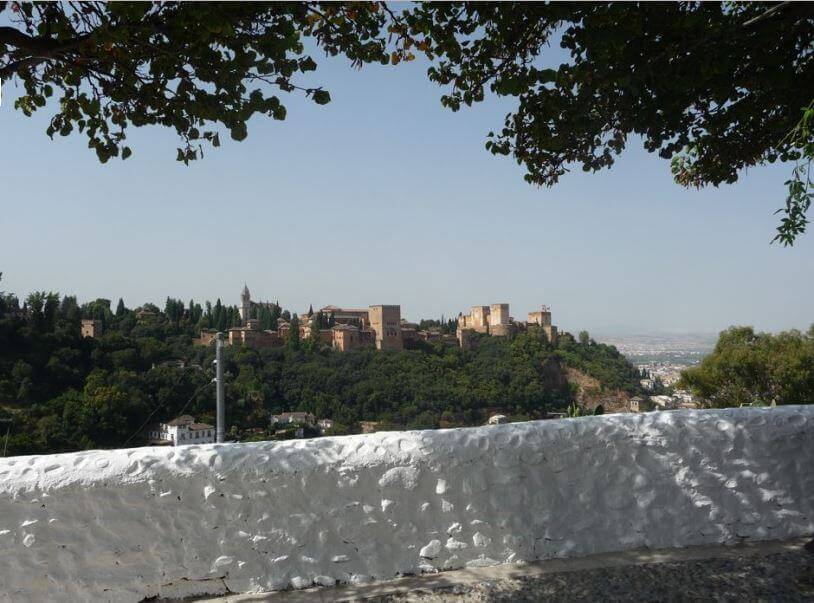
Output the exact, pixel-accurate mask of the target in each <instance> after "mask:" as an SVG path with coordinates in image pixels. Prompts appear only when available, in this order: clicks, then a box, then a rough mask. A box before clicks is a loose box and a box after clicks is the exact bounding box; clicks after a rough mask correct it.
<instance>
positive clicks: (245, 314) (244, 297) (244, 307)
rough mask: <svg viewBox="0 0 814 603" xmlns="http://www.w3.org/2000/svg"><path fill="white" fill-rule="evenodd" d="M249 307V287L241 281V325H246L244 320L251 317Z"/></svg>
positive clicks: (250, 306)
mask: <svg viewBox="0 0 814 603" xmlns="http://www.w3.org/2000/svg"><path fill="white" fill-rule="evenodd" d="M251 308H252V296H251V293H249V287H248V286H246V283H243V291H242V292H241V293H240V322H242V323H243V326H246V324H247V323H246V321H248V320H249V319H250V318H251V317H252V315H251Z"/></svg>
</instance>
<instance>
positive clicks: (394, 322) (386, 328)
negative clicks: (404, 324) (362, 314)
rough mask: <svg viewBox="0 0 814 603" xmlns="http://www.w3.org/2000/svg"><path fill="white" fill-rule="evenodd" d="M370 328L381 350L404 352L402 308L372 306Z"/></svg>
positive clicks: (377, 346)
mask: <svg viewBox="0 0 814 603" xmlns="http://www.w3.org/2000/svg"><path fill="white" fill-rule="evenodd" d="M368 316H369V317H370V328H371V329H373V331H375V333H376V348H377V349H379V350H403V349H404V341H403V340H402V337H401V306H384V305H380V306H370V311H369V314H368Z"/></svg>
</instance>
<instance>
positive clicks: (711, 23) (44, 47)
mask: <svg viewBox="0 0 814 603" xmlns="http://www.w3.org/2000/svg"><path fill="white" fill-rule="evenodd" d="M0 9H2V11H3V14H4V15H8V16H9V17H10V19H9V21H10V23H11V24H12V25H11V26H6V27H0V76H2V77H4V78H7V77H10V76H17V77H18V78H19V79H20V80H22V82H23V83H24V86H25V92H26V94H25V95H23V96H22V97H21V98H20V99H19V100H18V101H17V106H18V108H20V109H22V110H23V111H24V112H25V113H26V114H31V113H32V112H33V111H35V110H36V109H37V108H39V107H43V106H45V105H46V104H47V102H48V99H49V98H51V97H52V96H54V95H56V97H57V99H56V100H58V101H59V104H58V111H57V113H56V115H55V116H54V118H53V119H52V122H51V125H50V127H49V134H52V135H53V134H54V133H56V132H59V133H60V134H62V135H67V134H69V133H71V132H72V131H73V130H74V128H76V129H79V130H80V131H83V132H85V133H86V135H87V136H88V139H89V143H90V146H91V147H92V148H94V149H95V151H96V152H97V154H98V155H99V158H100V160H102V161H106V160H108V159H109V158H110V157H112V156H119V155H121V156H122V157H123V158H126V157H127V156H129V154H130V149H129V148H128V147H126V145H125V131H126V128H127V126H129V125H135V126H142V125H147V124H161V125H164V126H169V127H172V128H174V129H175V130H176V131H177V132H178V134H179V135H180V137H181V140H182V141H183V144H182V147H181V148H179V150H178V157H177V158H178V159H179V160H181V161H184V162H188V161H189V160H192V159H196V158H197V157H198V156H199V154H200V153H202V152H203V142H207V143H211V144H212V145H215V146H217V145H218V144H219V139H218V126H219V125H220V126H225V128H227V129H228V130H229V132H230V133H231V136H232V137H233V138H234V139H236V140H242V139H243V138H245V137H246V135H247V126H246V123H247V121H248V120H249V118H250V117H251V116H252V115H253V114H255V113H263V114H266V115H269V116H271V117H273V118H275V119H283V118H284V117H285V107H284V105H283V103H282V101H281V99H280V97H279V96H277V92H278V91H282V92H294V91H297V92H301V93H304V94H306V95H307V96H308V97H310V98H311V99H312V100H313V101H315V102H316V103H319V104H324V103H327V102H329V101H330V95H329V93H328V91H327V90H323V89H322V88H305V87H301V86H299V85H298V84H297V76H298V75H300V74H302V73H304V72H308V71H312V70H314V69H315V68H316V63H315V61H314V59H313V58H312V57H311V56H310V55H309V54H308V53H306V52H305V50H304V45H303V41H304V39H305V38H313V40H314V41H315V43H316V46H317V47H318V48H320V49H321V50H322V51H324V52H326V53H328V54H330V55H338V54H342V55H345V56H347V57H348V58H349V59H350V60H351V61H352V63H353V64H354V65H356V66H361V65H363V64H364V63H369V62H379V63H383V64H386V63H393V64H395V63H398V62H400V61H409V60H412V59H414V58H415V54H414V53H423V54H425V55H426V56H427V58H428V60H429V61H430V68H429V70H428V75H429V78H430V79H431V80H432V81H434V82H437V83H439V84H441V85H444V86H447V87H448V89H447V91H446V93H445V94H444V95H443V96H442V99H441V100H442V103H443V104H444V105H445V106H447V107H449V108H451V109H452V110H458V109H460V107H461V106H464V105H471V104H473V103H476V102H479V101H481V100H483V98H484V97H485V95H486V94H487V93H491V94H495V95H498V96H512V97H515V98H516V99H517V106H516V109H515V110H513V111H512V112H511V113H509V114H508V115H506V117H505V119H504V121H503V125H502V127H500V128H498V129H496V130H495V131H494V132H491V133H489V136H488V140H487V143H486V146H487V148H488V149H489V150H490V151H491V152H492V153H495V154H498V155H511V156H513V157H514V158H515V159H516V161H517V162H518V163H519V164H521V165H522V166H523V167H524V168H525V170H526V174H525V178H526V180H527V181H529V182H530V183H534V184H538V185H547V186H550V185H553V184H555V183H556V182H557V181H558V180H559V178H560V177H561V176H563V175H564V174H565V173H567V172H568V171H569V169H571V168H572V167H573V166H580V167H582V169H584V170H586V171H595V170H599V169H602V168H606V167H609V166H611V165H612V164H613V162H614V159H615V157H616V156H617V155H619V154H620V153H621V152H622V150H623V149H624V148H625V145H626V144H627V141H628V137H629V136H630V135H631V134H633V135H638V136H641V137H642V138H643V140H644V145H645V148H646V149H647V150H648V151H651V152H657V153H658V154H659V155H660V156H661V157H664V158H665V159H670V160H671V169H672V172H673V175H674V177H675V179H676V181H677V182H678V183H680V184H682V185H684V186H704V185H708V184H712V185H715V186H717V185H719V184H722V183H732V182H735V181H736V180H737V178H738V175H739V174H740V173H741V172H742V171H743V170H744V169H745V168H748V167H750V166H755V165H761V164H765V163H772V162H775V161H777V160H781V161H792V162H797V166H796V169H795V170H794V172H793V174H792V178H791V179H790V180H789V182H787V185H788V186H789V197H788V200H787V203H786V206H785V207H783V208H781V210H780V211H781V212H783V213H784V214H785V217H784V218H783V221H782V222H781V225H780V226H779V228H778V236H777V237H776V239H777V240H780V241H781V242H783V243H785V244H790V243H792V242H793V241H794V239H795V238H796V236H798V235H799V234H801V233H802V232H804V231H805V227H806V224H807V219H806V211H807V210H808V207H809V205H810V202H811V193H810V190H811V187H810V181H809V171H808V167H809V161H810V159H811V157H812V155H814V153H813V152H812V146H814V134H812V129H811V127H810V123H811V120H812V119H814V108H812V105H811V103H812V90H813V89H814V47H812V40H814V5H812V4H810V3H803V2H801V3H793V2H781V3H767V2H750V3H729V2H724V3H686V2H675V3H641V4H636V3H551V4H543V3H459V2H454V3H427V4H414V5H413V4H411V5H408V6H407V7H406V8H402V7H399V9H395V8H394V7H393V6H391V5H389V4H388V3H385V2H372V3H371V2H364V3H362V2H360V3H356V2H354V3H340V4H330V3H319V2H315V3H308V2H299V3H275V4H262V3H205V4H199V3H195V4H192V3H189V4H179V3H160V4H158V3H155V4H148V3H111V4H103V3H95V2H77V3H38V4H28V3H26V4H17V3H13V2H12V3H9V2H0ZM552 45H559V46H560V47H561V48H562V49H564V50H565V51H566V52H567V53H568V59H567V60H566V61H565V62H559V60H553V59H552V56H555V53H553V52H551V51H550V49H549V47H550V46H552ZM806 111H807V112H806Z"/></svg>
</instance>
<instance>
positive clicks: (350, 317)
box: [199, 286, 557, 352]
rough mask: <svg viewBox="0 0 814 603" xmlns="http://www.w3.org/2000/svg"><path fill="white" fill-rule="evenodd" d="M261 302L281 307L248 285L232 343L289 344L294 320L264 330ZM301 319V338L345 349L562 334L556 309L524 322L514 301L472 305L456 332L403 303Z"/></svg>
mask: <svg viewBox="0 0 814 603" xmlns="http://www.w3.org/2000/svg"><path fill="white" fill-rule="evenodd" d="M260 307H266V308H272V309H276V310H278V311H279V309H280V306H279V304H277V303H276V302H273V303H272V302H256V301H252V299H251V293H250V292H249V288H248V287H247V286H244V287H243V291H242V292H241V295H240V306H239V312H240V319H241V322H242V325H241V326H239V327H232V328H230V329H229V330H228V339H227V343H228V344H229V345H246V346H250V347H254V348H266V347H274V346H279V345H283V343H285V341H286V340H287V339H288V338H289V337H290V336H291V334H292V331H291V329H292V328H294V325H293V324H292V323H293V322H294V321H293V319H292V320H283V319H282V318H280V319H279V320H278V321H277V328H276V329H261V328H260V321H259V320H258V319H257V318H254V316H256V312H257V309H258V308H260ZM298 321H299V324H298V325H296V328H297V330H298V334H299V337H300V339H306V338H312V337H315V336H316V337H318V338H319V340H320V341H321V342H322V343H324V344H326V345H328V346H330V347H332V348H333V349H335V350H337V351H340V352H344V351H348V350H353V349H359V348H366V347H369V348H374V347H375V348H376V349H378V350H402V349H404V343H405V342H410V341H419V340H421V341H440V342H443V343H446V344H449V345H458V346H460V347H462V348H463V349H471V348H472V347H473V346H474V345H475V342H476V341H477V339H478V336H479V335H490V336H497V337H508V336H512V335H515V334H516V333H519V332H524V331H526V330H528V328H529V327H531V326H539V327H540V328H541V329H542V330H543V332H545V334H546V336H547V337H548V339H549V341H552V342H553V341H555V340H556V338H557V327H556V326H554V325H552V324H551V310H550V309H549V307H548V306H542V309H541V310H539V311H535V312H529V313H528V320H527V321H525V322H518V321H515V320H514V318H512V317H511V316H510V315H509V304H506V303H501V304H491V305H489V306H472V308H471V309H470V312H469V314H463V313H459V314H458V318H457V330H456V332H455V334H454V335H453V334H452V333H444V332H443V331H442V330H441V328H440V327H431V328H429V329H420V328H419V325H418V324H416V323H410V322H407V321H406V320H404V319H403V318H402V317H401V306H400V305H397V304H390V305H388V304H376V305H372V306H368V307H367V308H342V307H340V306H333V305H329V306H325V307H323V308H320V309H319V310H318V311H316V312H314V311H313V309H309V310H308V311H307V312H304V313H303V314H302V315H300V316H299V317H298ZM316 331H318V334H317V333H316ZM214 338H215V331H214V330H213V329H207V330H204V331H202V332H201V338H200V340H199V342H200V343H201V344H202V345H208V344H210V343H212V341H214Z"/></svg>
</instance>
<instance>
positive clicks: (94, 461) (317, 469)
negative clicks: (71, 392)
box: [0, 406, 814, 601]
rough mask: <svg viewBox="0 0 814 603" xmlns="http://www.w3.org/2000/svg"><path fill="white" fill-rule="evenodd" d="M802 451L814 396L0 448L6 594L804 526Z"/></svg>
mask: <svg viewBox="0 0 814 603" xmlns="http://www.w3.org/2000/svg"><path fill="white" fill-rule="evenodd" d="M812 458H814V406H812V407H778V408H774V409H737V410H726V411H676V412H663V413H647V414H642V415H606V416H602V417H586V418H581V419H564V420H559V421H546V422H530V423H521V424H511V425H496V426H490V427H480V428H473V429H456V430H444V431H413V432H391V433H380V434H372V435H364V436H350V437H341V438H321V439H317V440H309V441H289V442H280V443H256V444H239V445H219V444H210V445H204V446H184V447H180V448H174V449H171V448H140V449H130V450H117V451H89V452H81V453H76V454H62V455H51V456H32V457H16V458H9V459H0V599H3V600H9V601H24V600H29V601H43V600H71V601H79V600H82V601H91V600H99V601H105V600H114V601H128V600H131V601H138V600H140V599H141V598H143V597H145V596H151V595H155V594H159V593H160V594H162V595H164V596H172V595H178V594H184V593H186V594H193V593H207V592H208V593H212V594H214V593H218V592H222V591H223V589H224V588H225V585H226V584H228V586H229V588H231V590H233V591H249V590H256V591H261V590H269V589H277V588H284V587H289V586H293V587H304V586H310V585H311V584H312V583H314V582H316V583H323V584H330V583H332V582H333V581H334V580H341V581H351V582H354V581H357V582H360V581H365V580H369V579H371V578H375V579H386V578H391V577H393V576H395V575H397V574H399V573H412V572H420V571H432V570H434V569H436V568H453V567H461V566H477V565H484V564H495V563H505V562H511V561H516V560H521V559H538V558H546V557H554V556H575V555H585V554H590V553H597V552H602V551H613V550H623V549H629V548H636V547H645V546H647V547H679V546H688V545H698V544H707V543H721V542H724V543H730V542H736V541H738V540H741V539H754V540H757V539H774V538H787V537H791V536H799V535H805V534H810V533H812V531H814V471H811V459H812ZM184 579H187V580H184Z"/></svg>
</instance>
